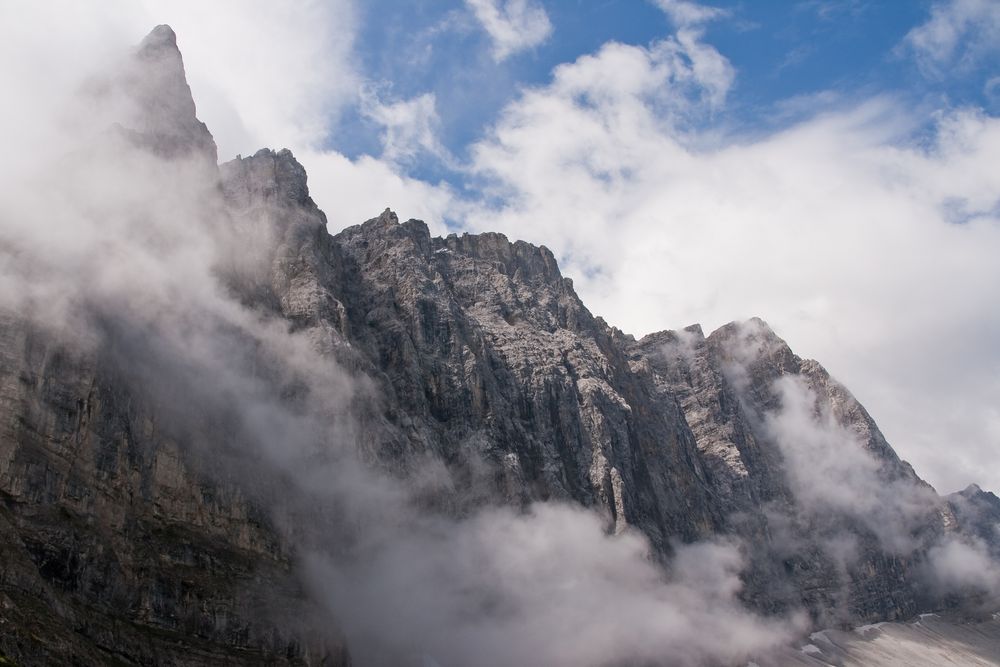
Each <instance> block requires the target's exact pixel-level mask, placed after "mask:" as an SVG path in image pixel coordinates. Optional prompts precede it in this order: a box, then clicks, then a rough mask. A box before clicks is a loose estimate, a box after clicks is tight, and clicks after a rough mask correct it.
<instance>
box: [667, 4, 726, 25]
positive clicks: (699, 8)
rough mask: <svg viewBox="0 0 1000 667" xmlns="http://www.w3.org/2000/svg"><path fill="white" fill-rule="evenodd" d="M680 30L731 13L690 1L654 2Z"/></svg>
mask: <svg viewBox="0 0 1000 667" xmlns="http://www.w3.org/2000/svg"><path fill="white" fill-rule="evenodd" d="M654 2H655V4H656V6H657V7H659V8H660V9H662V10H663V11H664V13H666V15H667V16H668V17H670V20H671V21H673V23H674V25H675V26H677V27H678V28H683V27H690V26H697V25H700V24H702V23H707V22H708V21H714V20H715V19H719V18H722V17H724V16H727V15H728V14H729V12H727V11H726V10H724V9H719V8H717V7H709V6H707V5H702V4H699V3H697V2H690V1H689V0H654Z"/></svg>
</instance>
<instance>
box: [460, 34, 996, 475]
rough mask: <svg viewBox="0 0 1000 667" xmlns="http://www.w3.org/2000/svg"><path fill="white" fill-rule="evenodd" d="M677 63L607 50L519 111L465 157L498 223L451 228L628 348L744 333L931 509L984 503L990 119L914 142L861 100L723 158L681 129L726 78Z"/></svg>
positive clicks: (991, 325) (880, 102)
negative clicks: (547, 263) (848, 410)
mask: <svg viewBox="0 0 1000 667" xmlns="http://www.w3.org/2000/svg"><path fill="white" fill-rule="evenodd" d="M697 47H698V48H706V49H709V48H710V47H708V46H705V45H702V44H700V43H698V44H697ZM691 51H692V49H691V48H690V47H688V46H686V45H685V44H684V43H683V42H681V41H680V38H678V39H676V40H668V41H667V42H665V43H661V44H660V45H654V46H653V47H650V48H642V47H636V46H627V45H622V44H607V45H605V46H604V47H603V48H602V49H601V50H600V51H598V52H597V53H596V54H594V55H588V56H583V57H581V58H579V59H578V60H577V61H576V62H574V63H570V64H566V65H562V66H560V67H558V68H556V70H555V72H554V77H553V81H552V83H551V84H550V85H547V86H545V87H540V88H535V89H531V90H528V91H526V92H525V93H524V94H523V95H522V96H521V97H520V98H519V99H518V100H516V101H515V102H513V103H512V104H511V105H510V106H509V107H508V108H507V109H506V110H505V111H504V112H503V114H502V116H501V119H500V121H499V122H498V123H497V125H496V127H495V128H494V130H493V132H492V133H491V134H490V135H489V136H488V137H487V138H486V139H484V140H483V141H481V142H480V143H479V144H477V145H476V146H475V147H474V150H473V155H474V169H475V171H476V172H477V173H478V175H479V176H480V177H482V178H484V179H486V180H487V182H489V183H490V184H491V185H492V188H493V190H492V193H494V194H499V195H501V196H503V197H505V198H506V204H505V205H504V206H502V207H499V208H495V209H486V210H477V211H475V212H474V213H470V214H468V216H467V219H468V223H467V224H469V225H470V226H472V227H476V228H482V229H485V228H490V229H496V230H499V231H503V232H506V233H507V234H508V235H510V236H512V237H516V238H526V240H529V241H533V242H537V243H544V244H546V245H548V246H549V247H550V248H554V249H556V251H557V253H558V254H559V255H561V257H562V260H563V266H564V268H565V269H566V271H567V272H568V273H569V274H571V275H572V276H573V277H574V279H575V281H576V285H577V288H578V289H579V291H580V292H581V293H582V296H583V298H584V300H585V302H586V303H587V304H588V305H589V306H590V307H591V308H592V309H593V310H594V311H596V312H597V313H598V314H601V315H603V316H605V317H606V318H607V319H608V320H609V321H610V322H612V323H614V324H616V325H618V326H620V327H622V328H624V329H625V330H627V331H631V332H634V333H637V334H641V333H646V332H649V331H654V330H658V329H663V328H676V327H678V326H683V325H686V324H689V323H691V322H695V321H698V322H701V323H703V324H705V325H706V326H707V327H710V328H711V327H715V326H718V325H720V324H723V323H725V322H727V321H730V320H733V319H741V318H747V317H750V316H754V315H758V316H761V317H763V318H765V319H767V320H768V321H769V322H770V323H771V324H772V325H773V326H774V327H775V328H776V329H777V330H778V332H779V334H781V335H782V336H783V337H785V338H786V339H787V340H788V341H789V342H790V344H791V345H792V347H793V348H794V349H796V350H797V351H798V352H799V353H800V354H803V355H806V356H810V357H815V358H818V359H820V360H821V361H822V362H823V363H824V364H825V365H826V366H827V367H828V368H830V370H831V371H832V372H833V374H834V375H835V376H837V377H838V378H839V379H840V380H842V381H843V382H844V383H845V384H846V385H847V386H848V387H850V388H851V389H852V390H853V391H854V393H855V394H856V395H858V397H859V398H860V399H861V400H862V402H863V403H865V404H866V405H867V407H868V408H869V409H870V410H871V411H872V413H873V414H874V416H875V418H876V419H877V420H878V422H879V424H880V425H881V426H882V428H883V431H884V432H885V433H886V435H887V437H888V438H889V440H890V441H891V442H892V443H893V444H894V445H895V446H896V448H897V449H898V450H899V452H900V453H901V455H902V456H903V457H904V458H908V459H910V460H911V461H912V462H913V463H914V464H915V466H916V469H917V470H918V472H920V473H921V474H922V475H925V476H926V477H927V478H928V479H929V480H930V481H931V482H932V483H933V484H935V485H937V486H938V487H940V488H941V490H943V491H952V490H955V489H957V488H961V487H963V486H964V485H965V484H966V483H968V482H969V481H972V480H976V479H978V480H980V481H982V482H983V483H984V484H986V485H988V486H991V487H993V488H997V487H1000V472H997V466H994V465H984V462H987V461H995V460H996V454H995V452H996V446H997V444H998V443H997V440H996V412H995V407H994V406H996V405H997V404H1000V381H998V380H997V378H998V377H1000V354H998V353H997V351H996V344H995V342H996V340H998V339H1000V314H998V312H997V311H996V309H995V308H994V307H993V304H995V303H996V301H997V298H998V296H1000V295H998V289H1000V287H998V286H1000V263H997V262H996V260H995V258H996V257H997V255H998V252H1000V220H998V213H997V212H998V210H1000V209H998V202H1000V173H998V172H997V171H996V169H994V168H993V163H994V162H995V156H996V155H997V154H998V152H1000V120H998V119H996V118H993V117H990V116H986V115H983V114H982V113H980V112H977V111H975V110H966V109H959V110H946V111H942V112H941V113H940V114H938V115H937V116H936V117H935V119H934V121H933V127H932V129H931V132H930V139H929V140H927V139H926V137H925V139H924V140H923V141H922V143H917V142H912V143H911V142H910V141H909V139H908V137H909V136H910V133H911V131H912V129H913V128H915V127H916V126H917V125H918V124H919V123H920V122H922V121H923V120H924V119H923V118H920V117H915V116H913V115H911V114H912V112H911V111H910V110H908V109H907V108H905V107H903V106H902V105H900V104H899V103H897V102H895V101H894V100H892V99H885V98H874V99H871V100H869V101H867V102H864V103H861V104H857V105H855V106H853V107H850V106H848V107H845V108H841V109H839V110H832V111H829V112H826V113H814V114H811V115H809V116H807V119H806V120H805V121H802V122H799V123H797V124H795V125H792V126H790V127H786V128H784V129H782V130H780V131H778V132H775V133H773V134H771V135H767V136H763V137H757V138H740V137H733V138H726V137H721V138H720V137H718V136H716V135H715V134H714V133H713V131H712V130H708V131H704V132H698V131H694V130H692V129H691V128H690V125H689V124H686V123H685V119H687V118H690V117H691V116H692V114H696V116H695V117H697V118H704V114H705V111H706V109H707V108H710V107H711V105H712V104H713V103H715V104H719V103H720V102H719V100H721V99H724V92H725V91H726V90H727V87H728V82H729V81H730V80H731V76H732V72H731V69H730V70H728V71H727V68H726V67H725V66H723V67H716V68H707V69H706V68H701V69H700V70H699V68H697V67H696V66H695V65H693V64H691V63H692V62H693V61H695V60H696V58H694V57H691V56H690V53H691ZM685 55H687V56H688V57H687V58H685V57H684V56H685ZM713 58H717V59H719V60H720V61H721V56H719V55H718V54H717V53H713ZM722 62H724V61H722ZM706 71H707V72H708V73H707V74H706ZM719 72H722V73H723V74H722V75H720V74H719Z"/></svg>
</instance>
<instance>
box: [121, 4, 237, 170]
mask: <svg viewBox="0 0 1000 667" xmlns="http://www.w3.org/2000/svg"><path fill="white" fill-rule="evenodd" d="M117 78H118V80H117V81H116V82H115V84H116V85H115V86H114V87H115V88H116V89H117V90H119V91H120V92H121V93H123V94H124V97H125V98H126V100H127V102H128V105H127V106H128V107H129V109H128V113H127V117H126V118H122V119H121V123H122V125H123V126H124V127H125V128H127V130H128V131H129V132H130V133H131V136H132V138H133V140H135V141H137V142H138V143H140V144H142V145H144V146H147V147H148V148H150V149H151V150H153V151H155V152H156V153H158V154H161V155H163V156H165V157H176V156H181V155H191V154H201V155H204V156H205V157H206V158H208V159H210V160H211V161H212V163H213V164H214V163H215V162H216V160H217V150H216V146H215V140H214V139H213V138H212V135H211V133H210V132H209V131H208V128H207V127H206V126H205V124H204V123H202V122H201V121H200V120H198V117H197V109H196V108H195V103H194V98H193V97H192V94H191V87H190V86H189V85H188V82H187V76H186V74H185V71H184V60H183V58H182V56H181V52H180V50H179V49H178V47H177V35H176V33H174V31H173V29H172V28H171V27H170V26H169V25H166V24H162V25H158V26H156V27H155V28H153V30H152V31H150V33H149V34H148V35H146V37H145V38H144V39H143V40H142V42H140V43H139V46H138V47H137V49H136V51H135V53H134V55H133V57H132V59H131V61H130V62H129V63H128V65H127V66H126V67H125V69H124V71H123V72H122V73H121V74H120V75H119V77H117Z"/></svg>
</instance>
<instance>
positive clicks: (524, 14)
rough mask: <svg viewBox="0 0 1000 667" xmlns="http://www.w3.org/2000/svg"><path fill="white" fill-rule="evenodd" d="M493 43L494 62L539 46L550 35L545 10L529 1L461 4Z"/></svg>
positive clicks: (490, 0)
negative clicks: (470, 11)
mask: <svg viewBox="0 0 1000 667" xmlns="http://www.w3.org/2000/svg"><path fill="white" fill-rule="evenodd" d="M465 4H467V5H468V6H469V9H471V10H472V13H473V14H474V15H475V17H476V20H477V21H479V23H480V24H481V25H482V26H483V29H484V30H485V31H486V32H487V33H488V34H489V36H490V40H491V41H492V42H493V59H494V60H496V61H497V62H501V61H503V60H506V59H507V58H508V57H510V56H512V55H514V54H516V53H519V52H521V51H524V50H527V49H531V48H534V47H536V46H538V45H539V44H543V43H544V42H545V41H546V40H547V39H548V38H549V36H550V35H551V34H552V23H551V22H550V21H549V15H548V14H547V13H546V12H545V8H544V7H542V6H541V5H538V4H535V3H534V2H532V0H465Z"/></svg>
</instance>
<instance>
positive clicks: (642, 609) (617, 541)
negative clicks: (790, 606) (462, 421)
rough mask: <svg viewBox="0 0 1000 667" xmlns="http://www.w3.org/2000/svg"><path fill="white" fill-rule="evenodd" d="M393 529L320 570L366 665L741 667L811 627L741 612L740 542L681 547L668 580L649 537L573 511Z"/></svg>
mask: <svg viewBox="0 0 1000 667" xmlns="http://www.w3.org/2000/svg"><path fill="white" fill-rule="evenodd" d="M386 528H388V529H390V530H391V532H386V533H384V534H382V533H376V535H375V540H374V541H373V542H371V543H369V544H367V545H365V546H363V547H362V548H360V549H358V550H357V551H356V552H355V553H353V554H351V557H350V559H348V561H347V562H339V563H332V562H331V561H329V560H327V559H322V558H320V559H316V558H314V559H312V561H311V563H310V569H311V571H312V580H313V581H314V582H315V583H316V585H317V586H319V587H323V588H324V589H325V590H327V591H328V596H327V597H328V599H329V600H330V602H331V604H333V605H334V610H335V612H336V613H337V614H338V617H339V618H341V619H343V622H344V624H345V627H346V631H347V633H348V636H349V637H353V638H354V642H353V643H352V652H354V655H355V657H356V659H358V660H359V661H360V662H363V663H365V664H399V665H416V664H421V659H423V660H424V661H425V662H424V664H442V665H468V664H475V665H481V666H482V667H489V666H491V665H497V666H500V665H510V664H541V665H551V666H553V667H558V666H560V665H595V666H596V665H605V664H617V663H622V662H627V663H630V664H631V663H633V662H636V663H641V664H646V663H657V662H660V661H662V660H663V659H665V658H667V657H668V656H669V661H670V663H671V664H676V665H702V664H731V663H732V664H736V663H737V662H740V661H743V662H745V661H746V660H747V659H748V658H749V657H750V656H751V655H753V654H755V653H760V652H764V651H766V650H768V649H771V648H773V647H775V646H777V645H780V644H781V643H783V642H784V641H787V640H788V639H789V638H790V636H791V634H792V633H793V632H795V631H796V630H797V629H799V630H800V629H801V627H802V626H801V625H800V624H799V623H798V622H797V621H788V620H786V619H772V620H769V621H768V620H763V619H761V618H758V617H755V616H753V615H752V614H750V613H748V612H747V611H746V610H745V609H743V608H742V607H741V606H740V604H739V603H738V601H737V595H738V593H739V590H740V588H741V584H740V580H739V577H738V573H739V570H740V568H741V567H742V558H741V557H740V555H739V552H738V550H737V549H736V548H735V546H734V545H732V544H727V543H711V542H709V543H700V544H696V545H691V546H682V547H679V548H678V550H677V553H676V556H675V558H674V559H673V561H672V564H671V571H670V574H669V575H665V574H664V572H663V571H662V570H661V568H660V567H659V566H658V565H657V564H656V563H655V562H654V561H652V560H650V558H649V546H648V544H647V543H646V541H645V540H644V539H642V538H641V537H640V536H638V535H637V534H634V533H631V532H628V533H625V534H621V535H617V536H609V535H607V534H606V532H605V527H604V525H603V520H602V519H601V518H600V517H599V516H597V515H595V514H594V513H592V512H590V511H587V510H584V509H580V508H574V507H570V506H567V505H560V504H554V503H545V504H536V505H534V506H532V507H531V508H529V509H528V510H527V511H526V512H524V513H521V512H518V511H516V510H511V509H486V510H483V511H481V512H478V513H476V514H475V515H473V516H471V517H469V518H468V519H465V520H462V521H460V522H459V523H435V522H433V521H431V520H429V519H428V517H426V516H424V517H411V518H408V519H407V521H406V522H405V523H402V522H401V524H400V525H393V526H387V527H386Z"/></svg>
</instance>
